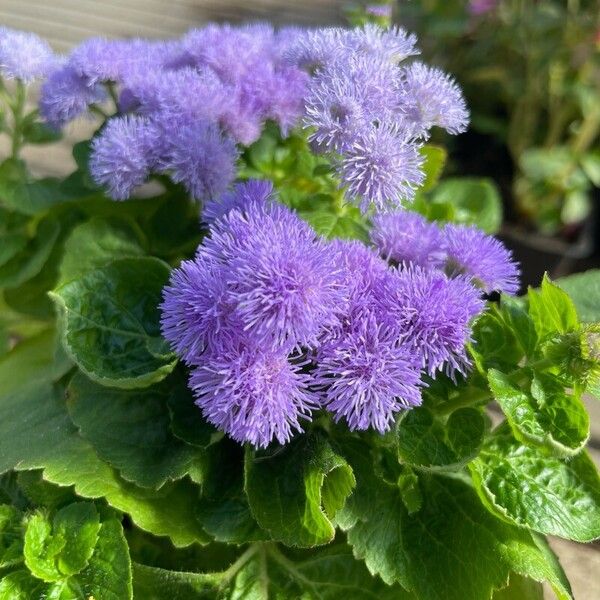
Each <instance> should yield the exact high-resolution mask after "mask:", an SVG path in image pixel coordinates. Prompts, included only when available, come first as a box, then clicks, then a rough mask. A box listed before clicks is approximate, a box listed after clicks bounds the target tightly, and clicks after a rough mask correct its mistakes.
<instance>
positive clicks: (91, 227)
mask: <svg viewBox="0 0 600 600" xmlns="http://www.w3.org/2000/svg"><path fill="white" fill-rule="evenodd" d="M138 240H139V233H138V232H137V229H136V226H135V224H134V223H133V222H128V221H125V220H123V219H115V218H112V219H110V218H103V217H94V218H92V219H90V220H89V221H86V222H84V223H81V224H80V225H78V226H77V227H75V228H74V229H73V231H72V232H71V234H70V235H69V237H68V238H67V240H66V242H65V249H64V257H63V260H62V262H61V264H60V281H61V283H64V282H67V281H70V280H71V279H75V278H76V277H77V276H79V275H83V274H84V273H85V272H86V271H90V270H92V269H94V268H95V267H103V266H104V265H106V264H107V263H109V262H111V261H112V260H114V259H116V258H125V257H129V256H141V255H143V254H144V251H143V249H142V248H141V246H140V244H139V242H138Z"/></svg>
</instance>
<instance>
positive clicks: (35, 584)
mask: <svg viewBox="0 0 600 600" xmlns="http://www.w3.org/2000/svg"><path fill="white" fill-rule="evenodd" d="M45 588H46V584H44V582H42V581H40V580H39V579H35V577H32V576H31V574H30V573H29V571H27V570H25V569H22V570H19V571H13V572H12V573H9V574H8V575H6V577H3V578H2V579H0V600H33V599H34V598H44V597H45Z"/></svg>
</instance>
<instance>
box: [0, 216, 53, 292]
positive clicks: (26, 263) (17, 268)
mask: <svg viewBox="0 0 600 600" xmlns="http://www.w3.org/2000/svg"><path fill="white" fill-rule="evenodd" d="M59 233H60V225H59V224H58V222H57V221H55V220H54V219H51V218H47V219H44V220H43V221H41V222H40V224H39V225H38V228H37V230H36V234H35V237H34V238H33V239H31V240H30V241H29V242H28V244H27V245H26V246H25V248H24V249H23V250H21V251H20V252H18V253H17V254H15V255H14V256H13V257H12V258H11V259H10V260H9V261H7V262H6V263H4V264H3V265H2V266H0V287H4V288H11V287H17V286H19V285H21V284H22V283H24V282H26V281H28V280H29V279H31V278H33V277H35V276H36V275H37V274H38V273H39V272H40V271H41V270H42V269H43V267H44V265H45V264H46V261H47V260H48V257H49V256H50V253H51V252H52V248H53V247H54V244H55V242H56V240H57V238H58V234H59Z"/></svg>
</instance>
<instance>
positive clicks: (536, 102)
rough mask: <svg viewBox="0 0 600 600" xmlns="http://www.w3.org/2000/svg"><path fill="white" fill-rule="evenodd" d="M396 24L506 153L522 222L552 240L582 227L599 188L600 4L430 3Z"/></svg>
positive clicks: (521, 0) (410, 8)
mask: <svg viewBox="0 0 600 600" xmlns="http://www.w3.org/2000/svg"><path fill="white" fill-rule="evenodd" d="M399 14H400V15H401V16H402V18H406V17H407V16H410V17H412V18H413V19H414V21H415V23H416V26H417V28H420V29H421V30H422V31H423V32H424V34H425V37H426V39H427V40H428V42H429V43H430V44H431V45H430V47H429V48H428V51H429V52H431V53H433V55H434V56H435V60H436V61H438V62H440V64H443V65H445V66H447V67H448V68H449V69H450V70H451V71H452V72H454V73H456V74H457V77H458V79H459V81H460V82H461V84H463V85H464V86H465V89H466V93H467V96H468V97H469V99H470V108H471V111H472V126H473V128H474V129H475V130H477V131H479V132H481V133H483V134H486V135H492V136H494V137H496V138H497V139H498V140H500V141H501V142H502V144H504V145H505V146H506V148H507V150H508V152H509V154H510V157H511V159H512V162H513V165H514V179H513V185H512V193H513V195H514V201H515V204H516V206H515V207H516V209H517V212H518V215H519V216H520V218H522V219H524V220H525V221H526V222H529V223H531V224H533V225H534V226H535V227H536V228H538V229H539V230H540V231H542V232H543V233H548V234H556V233H559V232H561V231H565V230H566V231H568V230H571V229H572V228H573V227H574V226H575V227H576V226H577V225H579V224H581V222H582V221H584V220H585V219H586V218H587V217H588V216H589V214H590V211H591V209H592V193H593V189H594V188H595V187H598V186H599V185H600V145H599V140H600V137H599V133H600V46H599V41H598V40H599V38H598V35H599V34H598V32H599V31H600V18H599V16H598V15H599V14H600V11H599V7H598V3H597V2H596V1H585V0H583V1H580V0H569V1H568V2H558V1H557V2H555V1H549V2H537V1H534V0H499V1H488V2H486V1H476V0H473V1H472V2H471V3H458V2H457V3H453V2H437V1H435V0H434V1H428V0H424V1H423V2H419V3H417V2H414V3H402V5H401V7H400V10H399ZM429 52H428V54H429ZM474 152H475V153H477V152H478V150H477V149H475V150H474ZM487 171H488V172H489V173H491V174H493V175H494V176H498V178H499V179H502V178H503V175H502V174H501V173H498V166H497V165H493V164H491V165H489V166H488V167H487Z"/></svg>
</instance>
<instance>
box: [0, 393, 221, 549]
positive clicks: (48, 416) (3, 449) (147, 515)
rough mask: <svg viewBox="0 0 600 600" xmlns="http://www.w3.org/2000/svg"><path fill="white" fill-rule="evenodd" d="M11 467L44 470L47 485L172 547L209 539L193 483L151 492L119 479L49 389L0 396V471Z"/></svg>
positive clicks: (60, 401) (197, 492)
mask: <svg viewBox="0 0 600 600" xmlns="http://www.w3.org/2000/svg"><path fill="white" fill-rule="evenodd" d="M23 431H27V435H23ZM10 469H17V470H32V469H43V470H44V479H46V480H47V481H49V482H51V483H54V484H56V485H60V486H74V487H75V492H76V493H77V494H78V495H79V496H82V497H84V498H105V499H106V501H107V502H108V503H109V504H110V505H111V506H114V507H115V508H116V509H118V510H121V511H123V512H126V513H128V514H129V515H130V516H131V518H132V520H133V522H134V523H135V524H136V525H138V527H140V528H141V529H143V530H145V531H149V532H151V533H153V534H155V535H159V536H161V535H162V536H169V537H170V538H171V540H172V541H173V543H174V544H175V545H176V546H187V545H189V544H192V543H194V542H200V543H206V542H208V541H209V538H208V537H207V535H206V534H205V533H204V532H203V530H202V528H201V527H200V524H199V522H198V521H197V519H196V517H195V514H194V505H195V502H196V500H197V498H198V495H199V489H198V488H197V487H196V486H195V485H192V484H191V483H190V482H189V481H187V480H185V479H184V480H180V481H178V482H175V483H172V484H170V483H167V484H165V485H164V486H163V487H162V488H161V489H160V490H159V491H158V492H154V491H152V490H148V489H144V488H140V487H138V486H135V485H133V484H131V483H128V482H126V481H125V480H123V479H122V478H121V477H119V475H118V474H117V472H116V471H115V470H114V469H112V468H111V467H110V466H109V465H107V464H106V463H104V462H103V461H101V460H100V459H99V458H98V456H97V455H96V453H95V452H94V450H93V448H92V446H91V445H90V444H89V443H87V442H86V441H84V440H83V439H82V438H81V437H80V436H79V435H78V433H77V429H76V428H75V426H74V425H73V424H72V423H71V420H70V419H69V416H68V414H67V411H66V407H65V405H64V397H63V394H62V393H61V391H60V390H59V389H53V388H52V387H51V386H50V385H47V384H40V383H38V384H33V385H22V386H21V387H20V388H19V390H18V391H16V392H13V393H11V394H5V395H2V396H1V397H0V473H3V472H6V471H8V470H10Z"/></svg>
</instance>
